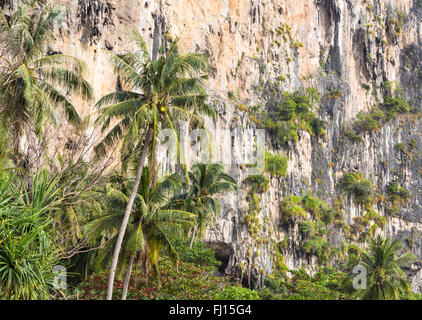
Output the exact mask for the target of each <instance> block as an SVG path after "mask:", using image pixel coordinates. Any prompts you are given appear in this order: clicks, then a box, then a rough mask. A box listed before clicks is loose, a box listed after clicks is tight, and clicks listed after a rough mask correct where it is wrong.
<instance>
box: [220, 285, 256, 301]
mask: <svg viewBox="0 0 422 320" xmlns="http://www.w3.org/2000/svg"><path fill="white" fill-rule="evenodd" d="M216 298H217V300H261V297H260V296H259V293H258V291H255V290H251V289H248V288H243V287H229V288H225V289H224V290H223V292H222V293H220V294H218V295H217V296H216Z"/></svg>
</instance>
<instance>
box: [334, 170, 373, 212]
mask: <svg viewBox="0 0 422 320" xmlns="http://www.w3.org/2000/svg"><path fill="white" fill-rule="evenodd" d="M339 186H340V188H341V189H342V190H344V191H346V192H349V193H351V194H353V195H354V197H355V200H356V202H357V203H358V204H361V205H370V204H371V203H372V201H373V199H372V196H373V194H374V185H373V184H372V182H371V181H369V180H367V179H365V178H364V177H363V175H362V173H359V172H348V173H345V174H344V176H343V178H342V179H341V180H340V183H339Z"/></svg>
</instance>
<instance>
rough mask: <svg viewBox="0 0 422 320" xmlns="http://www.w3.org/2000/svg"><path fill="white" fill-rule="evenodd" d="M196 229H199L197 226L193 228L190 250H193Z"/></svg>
mask: <svg viewBox="0 0 422 320" xmlns="http://www.w3.org/2000/svg"><path fill="white" fill-rule="evenodd" d="M196 229H197V225H196V224H195V226H194V227H193V234H192V239H191V241H190V245H189V248H190V249H192V246H193V240H194V239H195V234H196Z"/></svg>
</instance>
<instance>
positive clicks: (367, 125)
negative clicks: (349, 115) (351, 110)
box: [355, 112, 378, 131]
mask: <svg viewBox="0 0 422 320" xmlns="http://www.w3.org/2000/svg"><path fill="white" fill-rule="evenodd" d="M355 125H356V127H357V128H358V129H359V130H362V131H376V130H378V121H377V120H375V119H374V118H373V116H372V114H364V113H362V112H359V113H358V116H357V121H356V122H355Z"/></svg>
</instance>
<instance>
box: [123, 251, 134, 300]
mask: <svg viewBox="0 0 422 320" xmlns="http://www.w3.org/2000/svg"><path fill="white" fill-rule="evenodd" d="M134 260H135V254H134V253H132V254H131V255H130V258H129V263H128V265H127V270H126V277H125V282H124V284H123V294H122V300H126V297H127V291H128V289H129V282H130V275H131V274H132V266H133V261H134Z"/></svg>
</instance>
